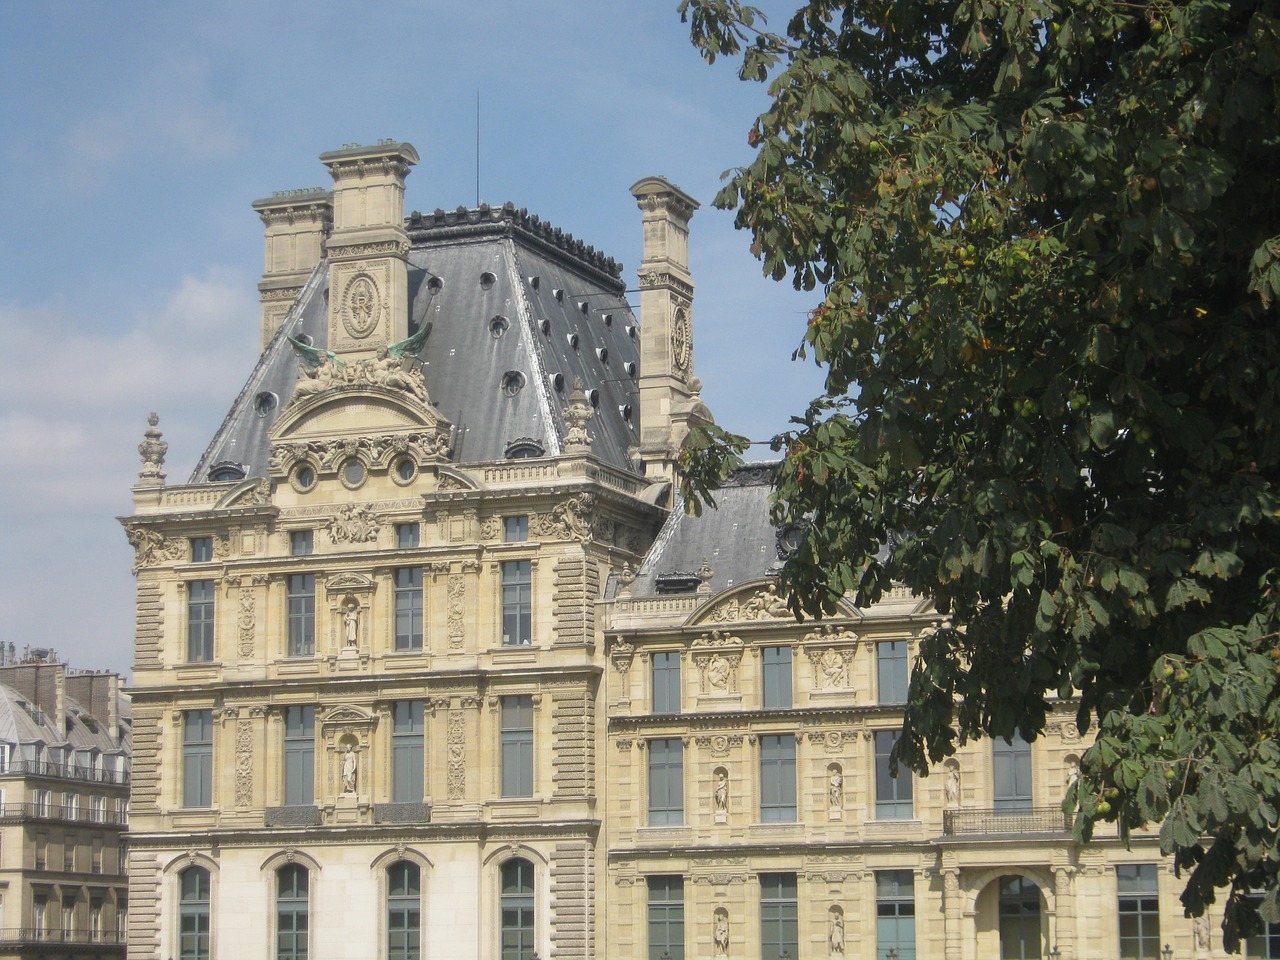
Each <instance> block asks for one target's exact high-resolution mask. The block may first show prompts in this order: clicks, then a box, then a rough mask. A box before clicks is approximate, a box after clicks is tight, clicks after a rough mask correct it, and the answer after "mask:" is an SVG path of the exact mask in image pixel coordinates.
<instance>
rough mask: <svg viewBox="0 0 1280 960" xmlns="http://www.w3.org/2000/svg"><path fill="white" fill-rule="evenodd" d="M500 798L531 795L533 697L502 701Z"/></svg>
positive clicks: (518, 697) (510, 698) (527, 696)
mask: <svg viewBox="0 0 1280 960" xmlns="http://www.w3.org/2000/svg"><path fill="white" fill-rule="evenodd" d="M502 795H503V796H504V797H531V796H533V697H532V696H531V695H528V694H525V695H521V696H514V697H503V698H502Z"/></svg>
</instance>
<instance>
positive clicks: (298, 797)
mask: <svg viewBox="0 0 1280 960" xmlns="http://www.w3.org/2000/svg"><path fill="white" fill-rule="evenodd" d="M315 783H316V708H315V707H285V708H284V802H285V806H290V807H299V806H307V805H309V804H312V803H315Z"/></svg>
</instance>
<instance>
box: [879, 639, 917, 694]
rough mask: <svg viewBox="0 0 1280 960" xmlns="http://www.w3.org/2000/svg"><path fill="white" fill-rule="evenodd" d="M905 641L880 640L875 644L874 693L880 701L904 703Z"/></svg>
mask: <svg viewBox="0 0 1280 960" xmlns="http://www.w3.org/2000/svg"><path fill="white" fill-rule="evenodd" d="M908 682H909V679H908V676H907V641H905V640H881V641H880V642H879V643H877V644H876V695H877V696H878V697H879V700H880V702H881V703H906V702H907V685H908Z"/></svg>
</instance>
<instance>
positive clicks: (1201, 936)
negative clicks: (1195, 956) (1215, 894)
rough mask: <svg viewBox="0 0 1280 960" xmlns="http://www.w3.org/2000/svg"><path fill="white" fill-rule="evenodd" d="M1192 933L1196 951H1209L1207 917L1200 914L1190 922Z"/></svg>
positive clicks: (1204, 914) (1205, 914)
mask: <svg viewBox="0 0 1280 960" xmlns="http://www.w3.org/2000/svg"><path fill="white" fill-rule="evenodd" d="M1191 928H1192V932H1193V933H1194V934H1195V938H1196V949H1197V950H1199V951H1201V952H1203V951H1205V950H1208V949H1209V915H1208V914H1207V913H1202V914H1200V916H1198V917H1196V918H1195V919H1194V920H1192V921H1191Z"/></svg>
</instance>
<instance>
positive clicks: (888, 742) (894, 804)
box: [872, 730, 915, 820]
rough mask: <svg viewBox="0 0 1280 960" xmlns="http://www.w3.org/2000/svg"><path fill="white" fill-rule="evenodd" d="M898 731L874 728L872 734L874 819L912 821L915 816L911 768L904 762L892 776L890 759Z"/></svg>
mask: <svg viewBox="0 0 1280 960" xmlns="http://www.w3.org/2000/svg"><path fill="white" fill-rule="evenodd" d="M899 733H900V731H898V730H876V731H874V732H873V734H872V744H873V746H874V748H875V774H876V776H875V804H876V817H875V818H876V819H877V820H911V819H913V818H914V816H915V783H914V777H913V776H912V774H911V771H910V770H909V769H908V768H907V767H906V766H903V765H899V767H898V775H897V776H896V777H895V776H893V775H892V773H891V772H890V769H891V766H892V764H891V763H890V761H889V756H890V753H891V752H892V750H893V746H894V744H896V743H897V742H898V736H899Z"/></svg>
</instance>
